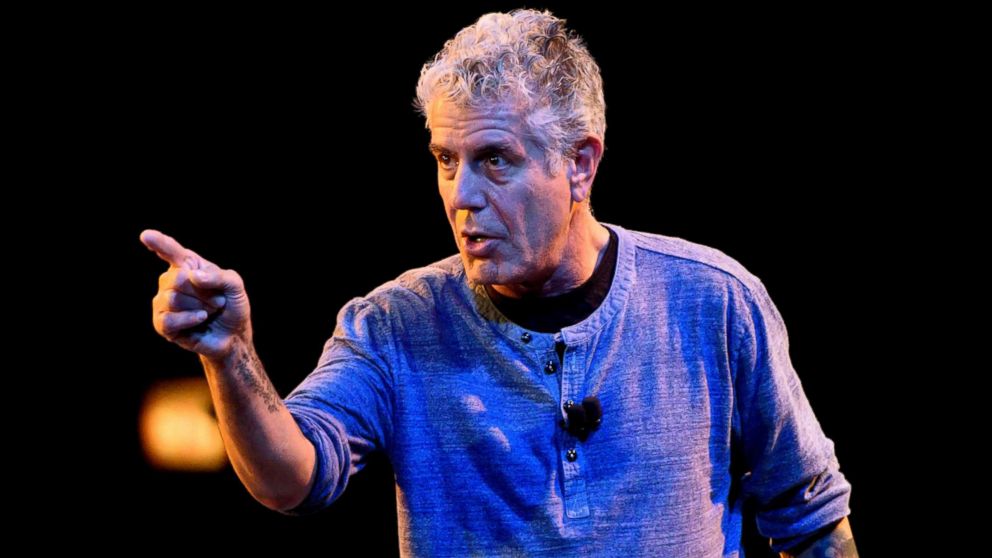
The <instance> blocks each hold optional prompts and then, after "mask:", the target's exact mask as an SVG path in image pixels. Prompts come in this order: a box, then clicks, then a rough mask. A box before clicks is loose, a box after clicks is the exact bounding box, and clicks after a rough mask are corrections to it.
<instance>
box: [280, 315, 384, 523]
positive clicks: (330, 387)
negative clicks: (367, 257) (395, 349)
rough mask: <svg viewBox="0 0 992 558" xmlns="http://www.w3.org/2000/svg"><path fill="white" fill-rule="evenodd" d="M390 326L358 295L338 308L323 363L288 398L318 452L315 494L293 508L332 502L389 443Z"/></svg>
mask: <svg viewBox="0 0 992 558" xmlns="http://www.w3.org/2000/svg"><path fill="white" fill-rule="evenodd" d="M387 327H388V326H387V325H386V322H385V320H383V319H382V316H381V313H380V312H379V310H378V309H377V308H376V307H375V306H373V305H372V304H370V303H368V302H366V301H364V300H363V299H360V298H356V299H352V300H351V301H350V302H349V303H348V304H346V305H345V306H344V307H343V308H342V309H341V311H340V312H339V313H338V317H337V325H336V327H335V330H334V334H333V336H332V337H331V338H330V339H329V340H328V341H327V343H326V344H325V345H324V350H323V353H322V355H321V357H320V360H319V362H318V365H317V368H316V369H315V370H314V371H313V372H312V373H311V374H310V375H309V376H308V377H307V378H306V379H305V380H304V381H303V382H302V383H301V384H300V385H299V386H298V387H297V388H296V389H295V390H293V392H292V393H291V394H290V395H289V396H288V397H287V398H286V407H287V408H288V409H289V412H290V413H291V414H292V415H293V417H294V418H295V419H296V421H297V423H298V424H299V425H300V428H301V430H302V431H303V434H304V435H305V436H306V437H307V438H308V439H309V440H310V441H311V442H312V443H313V445H314V447H315V448H316V455H317V463H316V474H315V480H314V485H313V488H312V489H311V491H310V494H309V495H308V496H307V498H306V499H305V500H304V501H303V502H302V503H301V504H300V505H299V506H297V507H296V508H294V509H293V510H290V511H289V512H287V513H289V514H293V515H299V514H306V513H310V512H313V511H317V510H319V509H321V508H323V507H326V506H328V505H330V504H331V502H333V501H334V500H335V499H337V498H338V496H340V495H341V493H342V492H343V491H344V489H345V487H346V486H347V484H348V479H349V477H350V476H351V475H353V474H355V473H357V472H358V471H360V470H361V469H362V467H363V466H364V460H365V457H366V456H367V455H368V454H369V453H371V452H373V451H376V450H384V449H386V448H387V447H388V445H389V440H390V437H391V432H392V407H393V405H392V401H393V393H392V387H393V381H392V376H391V369H390V366H389V354H390V341H389V336H388V335H386V334H385V332H386V329H387Z"/></svg>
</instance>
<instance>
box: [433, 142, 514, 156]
mask: <svg viewBox="0 0 992 558" xmlns="http://www.w3.org/2000/svg"><path fill="white" fill-rule="evenodd" d="M428 149H430V151H431V153H433V154H435V155H437V154H438V153H452V151H451V150H450V149H448V148H446V147H442V146H440V145H438V144H436V143H432V144H430V145H429V146H428ZM475 152H476V153H491V152H502V153H519V151H518V150H517V146H516V145H514V144H513V142H510V141H505V140H493V141H489V142H486V143H484V144H482V145H481V146H480V147H479V148H478V149H476V150H475Z"/></svg>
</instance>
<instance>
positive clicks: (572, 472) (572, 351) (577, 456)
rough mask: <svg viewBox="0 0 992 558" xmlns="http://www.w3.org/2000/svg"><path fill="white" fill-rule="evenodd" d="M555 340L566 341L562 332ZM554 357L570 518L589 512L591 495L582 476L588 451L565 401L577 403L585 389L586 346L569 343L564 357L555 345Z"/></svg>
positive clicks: (564, 486)
mask: <svg viewBox="0 0 992 558" xmlns="http://www.w3.org/2000/svg"><path fill="white" fill-rule="evenodd" d="M555 343H564V339H563V337H562V334H561V333H560V332H559V333H556V334H555ZM551 353H552V357H553V359H554V361H555V362H558V363H559V366H558V368H559V369H560V374H561V376H560V378H561V391H560V394H561V395H560V404H559V406H558V416H559V423H560V425H561V428H558V429H557V433H558V434H557V439H558V442H559V443H558V459H559V462H560V463H561V467H562V480H563V483H562V490H563V495H564V499H565V515H566V516H567V517H568V518H570V519H579V518H583V517H588V516H589V498H588V495H587V493H586V483H585V479H584V478H583V474H582V471H583V466H584V464H585V455H584V452H583V451H582V448H581V447H580V444H579V439H578V438H577V437H576V436H574V435H573V434H571V433H570V432H568V430H567V429H566V428H565V426H566V425H567V415H566V413H565V406H566V405H574V404H577V402H580V401H582V390H583V389H584V384H585V371H584V370H583V369H582V366H581V363H582V362H584V360H585V359H584V358H583V354H584V348H583V347H582V346H581V345H573V346H566V349H565V354H564V356H563V358H562V359H561V361H559V360H558V354H557V353H556V352H555V351H554V349H553V348H552V351H551Z"/></svg>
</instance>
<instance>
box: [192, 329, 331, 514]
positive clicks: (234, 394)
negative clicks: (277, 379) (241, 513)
mask: <svg viewBox="0 0 992 558" xmlns="http://www.w3.org/2000/svg"><path fill="white" fill-rule="evenodd" d="M200 360H201V362H202V363H203V367H204V370H205V371H206V375H207V382H208V383H209V384H210V392H211V395H212V397H213V402H214V407H215V409H216V412H217V419H218V422H219V423H220V432H221V436H222V437H223V439H224V446H225V447H226V449H227V454H228V456H229V457H230V459H231V464H232V465H233V466H234V470H235V472H236V473H237V474H238V477H239V478H240V479H241V482H242V483H244V485H245V487H246V488H247V489H248V491H249V492H250V493H251V495H252V496H253V497H254V498H255V499H257V500H258V501H259V502H261V503H262V504H264V505H266V506H267V507H270V508H273V509H281V510H285V509H289V508H292V507H294V506H295V505H296V504H298V503H300V502H301V501H302V500H303V498H304V497H305V496H306V495H307V493H308V492H309V490H310V487H311V485H312V483H313V478H312V474H313V470H314V462H315V453H314V448H313V445H312V444H311V443H310V441H309V440H307V438H306V437H305V436H304V435H303V433H302V432H301V431H300V428H299V426H298V425H297V424H296V421H295V420H293V417H292V416H291V415H290V414H289V411H288V410H287V409H286V406H285V405H283V403H282V399H281V398H280V397H279V394H278V393H277V392H276V390H275V388H274V387H273V386H272V382H271V381H270V380H269V377H268V375H267V374H266V373H265V369H264V368H263V367H262V362H261V361H260V360H259V358H258V356H257V355H256V354H255V349H254V346H253V345H252V343H251V342H250V340H249V341H239V342H236V343H235V345H234V348H233V350H232V351H231V352H230V354H229V356H228V357H227V358H225V359H223V360H222V361H213V360H209V359H207V358H204V357H202V356H201V357H200Z"/></svg>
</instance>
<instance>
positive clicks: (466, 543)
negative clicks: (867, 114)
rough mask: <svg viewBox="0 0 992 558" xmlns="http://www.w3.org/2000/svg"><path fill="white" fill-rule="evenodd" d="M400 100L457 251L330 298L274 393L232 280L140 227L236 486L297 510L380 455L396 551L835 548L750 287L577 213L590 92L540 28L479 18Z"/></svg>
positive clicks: (557, 37) (571, 49)
mask: <svg viewBox="0 0 992 558" xmlns="http://www.w3.org/2000/svg"><path fill="white" fill-rule="evenodd" d="M417 94H418V102H419V106H420V107H421V109H422V110H423V112H424V115H425V117H426V118H427V125H428V127H429V128H430V131H431V144H430V150H431V152H432V153H433V155H434V157H435V158H436V159H437V166H438V189H439V192H440V194H441V199H442V201H443V203H444V206H445V209H446V212H447V215H448V219H449V221H450V224H451V227H452V232H453V233H454V235H455V242H456V245H457V246H458V250H459V254H458V255H457V256H452V257H450V258H447V259H445V260H442V261H440V262H437V263H435V264H433V265H431V266H428V267H425V268H420V269H414V270H411V271H408V272H406V273H404V274H403V275H401V276H400V277H398V278H397V279H396V280H394V281H390V282H388V283H386V284H384V285H382V286H380V287H378V288H377V289H375V290H374V291H372V292H371V293H369V294H368V295H367V296H365V297H362V298H356V299H353V300H351V301H350V302H349V303H348V304H346V305H345V306H344V308H342V310H341V312H340V313H339V315H338V320H337V326H336V328H335V331H334V335H333V337H332V338H331V339H330V340H329V341H328V342H327V344H326V345H325V347H324V352H323V354H322V356H321V358H320V361H319V363H318V366H317V369H316V370H315V371H314V372H313V373H312V374H311V375H310V376H309V377H308V378H307V379H306V380H305V381H304V382H303V383H302V384H301V385H300V386H299V387H298V388H297V389H296V390H294V392H293V393H292V394H290V396H289V397H288V398H286V400H285V401H283V400H281V399H280V398H279V396H278V395H277V394H276V392H275V390H274V389H273V387H272V385H271V383H270V382H269V381H268V377H267V376H266V373H265V371H264V369H263V367H262V363H261V362H260V361H259V359H258V357H257V356H256V354H255V351H254V348H253V345H252V328H251V323H250V319H249V303H248V297H247V295H246V294H245V290H244V285H243V283H242V281H241V278H240V277H239V276H238V274H237V273H235V272H234V271H231V270H226V269H221V268H219V267H218V266H216V265H214V264H213V263H211V262H209V261H207V260H205V259H204V258H202V257H200V256H199V255H197V254H196V253H194V252H192V251H190V250H188V249H185V248H183V247H182V246H181V245H180V244H179V243H178V242H176V241H175V240H173V239H171V238H169V237H167V236H165V235H163V234H162V233H159V232H157V231H145V232H144V233H143V234H142V238H141V239H142V242H144V243H145V245H146V246H148V248H150V249H151V250H153V251H155V252H156V253H157V254H158V255H159V256H160V257H161V258H162V259H164V260H166V261H167V262H169V263H170V267H169V270H168V271H167V272H166V273H164V274H163V275H162V277H161V280H160V290H159V293H158V294H157V295H156V297H155V299H154V301H153V321H154V324H155V327H156V330H157V331H158V332H159V333H160V334H162V335H163V336H164V337H166V338H167V339H170V340H172V341H173V342H175V343H177V344H179V345H180V346H182V347H184V348H186V349H189V350H192V351H194V352H196V353H198V354H199V355H200V358H201V361H202V363H203V365H204V368H205V370H206V374H207V379H208V381H209V383H210V387H211V391H212V393H213V399H214V404H215V406H216V408H217V414H218V418H219V421H220V425H221V433H222V435H223V437H224V440H225V444H226V447H227V450H228V454H229V455H230V458H231V462H232V464H233V465H234V468H235V471H236V472H237V474H238V475H239V477H240V478H241V479H242V481H243V482H244V484H245V486H246V487H247V488H248V490H249V491H250V492H251V494H252V495H253V496H254V497H255V498H256V499H258V500H259V501H260V502H262V503H263V504H265V505H266V506H268V507H270V508H273V509H276V510H280V511H283V512H286V513H293V514H297V513H306V512H309V511H311V510H314V509H318V508H320V507H322V506H326V505H329V504H330V503H331V502H332V501H334V499H335V498H337V497H338V496H339V495H340V494H341V492H342V491H343V490H344V489H345V486H346V485H347V482H348V479H349V477H350V475H352V474H355V473H356V472H358V471H359V470H360V469H361V468H362V467H363V465H364V462H365V458H366V456H368V455H369V453H370V452H373V451H383V452H385V453H386V455H387V456H388V457H389V458H390V460H391V462H392V464H393V468H394V470H395V473H396V484H397V504H398V513H399V528H400V544H401V552H402V554H403V555H407V556H463V555H485V556H489V555H521V554H523V555H561V554H565V553H568V552H576V553H581V554H583V555H595V556H599V555H610V556H613V555H631V554H633V555H649V556H737V555H738V554H739V549H740V532H741V517H742V514H741V507H742V503H743V502H744V500H745V499H748V498H750V499H752V500H753V501H754V502H755V505H756V508H757V510H758V511H757V519H758V526H759V529H760V531H761V532H762V533H763V534H764V535H766V536H768V537H769V538H771V539H772V540H773V547H774V548H775V549H776V550H782V551H788V552H789V553H792V554H798V555H800V556H855V555H856V551H855V550H854V545H853V539H852V538H851V534H850V528H849V526H848V523H847V520H846V516H847V515H848V513H849V508H848V497H849V493H850V485H849V484H848V483H847V482H846V481H845V479H844V477H843V475H842V474H841V473H840V471H839V469H838V465H837V461H836V459H835V457H834V453H833V445H832V443H831V442H830V440H829V439H827V438H826V437H825V436H824V435H823V433H822V432H821V430H820V428H819V425H818V423H817V422H816V419H815V418H814V416H813V414H812V411H811V410H810V408H809V405H808V403H807V400H806V398H805V396H804V395H803V392H802V389H801V386H800V384H799V381H798V379H797V377H796V374H795V372H794V370H793V369H792V366H791V363H790V361H789V355H788V345H787V338H786V330H785V326H784V324H783V323H782V321H781V317H780V315H779V314H778V312H777V310H776V309H775V307H774V305H773V304H772V302H771V300H770V299H769V298H768V294H767V293H766V291H765V289H764V287H763V286H762V284H761V282H760V281H759V280H758V279H756V278H755V277H754V276H753V275H751V274H750V273H748V272H747V271H746V270H745V269H743V268H742V267H741V266H740V265H739V264H738V263H737V262H735V261H734V260H732V259H730V258H728V257H727V256H725V255H724V254H722V253H720V252H718V251H716V250H714V249H711V248H707V247H704V246H700V245H697V244H692V243H689V242H686V241H684V240H681V239H676V238H669V237H663V236H659V235H651V234H644V233H638V232H634V231H628V230H626V229H624V228H622V227H619V226H616V225H604V224H601V223H599V222H597V221H596V219H595V218H594V217H593V215H592V212H591V209H590V206H589V196H590V192H591V189H592V184H593V181H594V179H595V176H596V170H597V166H598V164H599V161H600V159H601V157H602V155H603V146H604V137H605V129H606V123H605V103H604V100H603V89H602V80H601V78H600V73H599V68H598V66H597V65H596V63H595V61H593V59H592V58H591V56H590V55H589V53H588V51H587V49H586V48H585V46H584V45H583V44H582V42H581V40H580V39H579V38H578V37H576V36H575V35H574V34H572V33H570V32H569V31H568V30H567V29H566V28H565V27H564V22H563V21H562V20H559V19H557V18H555V17H553V16H552V15H551V14H548V13H540V12H536V11H530V10H521V11H516V12H513V13H512V14H488V15H486V16H483V17H482V18H481V19H480V20H479V21H478V22H477V23H475V24H474V25H472V26H470V27H468V28H466V29H463V30H462V31H461V32H459V33H458V35H457V36H456V37H455V38H454V39H452V40H451V41H449V42H448V43H447V44H446V45H445V47H444V49H443V50H442V51H441V52H440V53H439V54H438V55H437V57H436V58H435V59H434V60H433V61H432V62H430V63H428V64H427V65H426V66H425V67H424V69H423V71H422V73H421V78H420V82H419V84H418V87H417Z"/></svg>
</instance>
